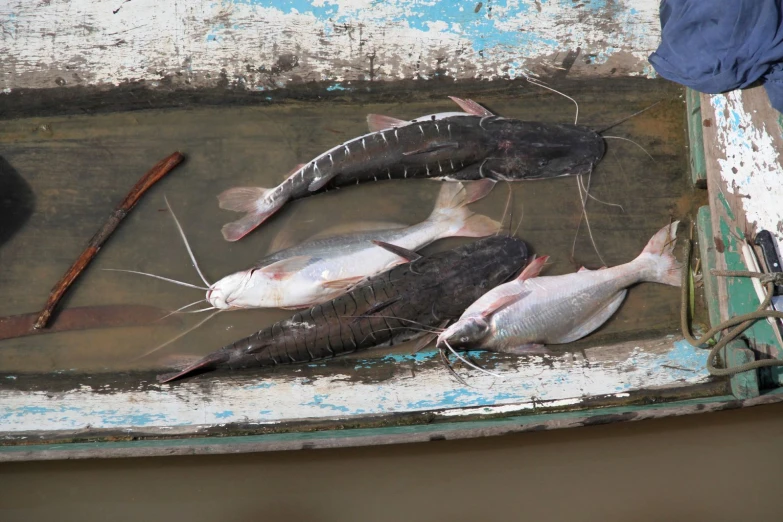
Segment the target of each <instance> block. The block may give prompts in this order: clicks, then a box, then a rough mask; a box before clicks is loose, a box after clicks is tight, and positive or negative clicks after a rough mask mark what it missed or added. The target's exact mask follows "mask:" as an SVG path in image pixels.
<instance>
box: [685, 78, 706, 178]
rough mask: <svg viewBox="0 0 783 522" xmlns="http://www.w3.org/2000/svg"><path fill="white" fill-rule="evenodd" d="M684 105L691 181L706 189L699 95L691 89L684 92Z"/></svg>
mask: <svg viewBox="0 0 783 522" xmlns="http://www.w3.org/2000/svg"><path fill="white" fill-rule="evenodd" d="M685 104H686V110H687V119H688V138H689V140H690V164H691V179H692V180H693V185H694V186H696V187H698V188H704V189H706V188H707V166H706V161H705V158H704V136H703V133H702V125H703V123H702V119H701V99H700V94H699V93H698V92H696V91H694V90H693V89H686V90H685Z"/></svg>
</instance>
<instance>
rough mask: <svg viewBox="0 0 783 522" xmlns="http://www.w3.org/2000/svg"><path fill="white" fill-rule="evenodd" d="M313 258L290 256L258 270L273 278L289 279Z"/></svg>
mask: <svg viewBox="0 0 783 522" xmlns="http://www.w3.org/2000/svg"><path fill="white" fill-rule="evenodd" d="M312 259H313V258H312V256H295V257H289V258H288V259H282V260H280V261H277V262H276V263H272V264H271V265H267V266H265V267H262V268H259V269H258V270H259V271H261V272H264V273H265V274H267V275H268V276H270V277H272V279H278V280H280V279H288V278H289V277H291V276H292V275H294V274H295V273H296V272H298V271H300V270H301V269H303V268H304V267H306V266H307V265H308V264H309V263H310V261H312Z"/></svg>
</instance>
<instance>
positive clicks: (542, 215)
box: [0, 80, 703, 372]
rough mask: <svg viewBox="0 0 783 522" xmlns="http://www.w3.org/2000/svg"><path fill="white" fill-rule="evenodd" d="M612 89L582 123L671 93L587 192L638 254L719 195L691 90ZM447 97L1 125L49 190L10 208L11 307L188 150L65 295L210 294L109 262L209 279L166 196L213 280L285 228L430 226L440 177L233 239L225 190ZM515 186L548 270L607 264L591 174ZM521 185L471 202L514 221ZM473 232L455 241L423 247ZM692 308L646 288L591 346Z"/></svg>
mask: <svg viewBox="0 0 783 522" xmlns="http://www.w3.org/2000/svg"><path fill="white" fill-rule="evenodd" d="M605 85H606V89H605V90H604V92H603V93H602V92H601V90H600V89H598V90H596V89H595V88H594V83H593V88H591V89H590V91H589V92H587V91H586V92H585V93H580V92H578V91H577V92H573V91H571V92H569V94H570V95H571V96H573V97H574V98H576V99H577V100H579V101H580V123H583V124H586V125H591V126H594V127H596V128H598V127H601V126H604V125H606V124H608V123H611V122H613V121H616V120H619V119H621V118H623V117H624V116H628V115H629V114H632V113H633V112H636V111H637V110H639V109H642V108H644V107H646V106H648V105H650V104H651V103H654V102H656V101H659V100H663V102H662V103H660V104H659V105H657V106H655V107H654V108H652V109H650V110H649V111H648V112H645V113H644V114H641V115H639V116H636V117H634V118H633V119H631V120H629V121H628V122H626V123H623V124H621V125H619V126H617V127H615V128H613V129H611V131H608V132H607V133H606V134H608V135H613V136H620V137H624V138H628V139H632V140H634V141H636V142H637V143H639V144H640V145H641V146H642V147H644V149H646V150H647V151H648V152H649V153H650V155H651V156H652V158H650V157H648V155H647V153H646V152H644V151H642V150H641V149H640V148H639V147H637V146H636V145H634V144H631V143H628V142H626V141H622V140H616V139H612V138H609V139H608V140H607V143H608V150H607V154H606V156H605V158H604V160H603V161H602V162H601V163H600V164H599V165H598V167H597V168H596V170H595V172H594V173H593V175H592V178H591V194H592V195H593V196H594V197H595V198H597V199H599V200H601V201H604V202H610V203H612V205H611V206H609V205H605V204H602V203H600V202H598V201H595V200H589V202H588V204H587V210H588V215H589V217H590V224H591V229H592V235H593V238H594V240H595V244H596V245H597V247H598V250H599V252H600V254H601V257H602V258H603V260H604V261H605V262H606V264H608V265H610V266H611V265H616V264H620V263H624V262H627V261H630V260H631V259H633V258H634V257H635V256H636V255H637V254H638V253H639V252H640V251H641V249H642V248H643V246H644V244H645V243H646V242H647V240H648V239H649V237H650V236H651V235H652V234H653V233H654V232H655V231H656V230H657V229H659V228H660V227H662V226H663V225H665V224H667V223H668V222H669V221H670V220H672V219H685V220H689V219H690V218H691V217H692V216H693V215H694V213H695V210H696V209H697V208H698V206H699V204H700V201H701V200H700V198H702V197H703V194H702V193H700V192H699V191H694V190H692V189H691V188H690V181H689V178H690V175H689V171H688V165H687V160H686V149H685V147H686V141H685V133H684V113H683V111H684V101H683V99H682V96H681V95H682V93H681V91H680V90H679V89H677V88H676V87H674V86H671V85H670V84H667V83H662V82H657V81H651V82H645V83H640V84H638V85H640V86H642V87H644V88H643V89H642V90H639V89H638V88H637V89H634V90H623V91H621V92H614V91H612V81H611V80H606V81H605ZM472 97H473V98H474V99H476V100H477V101H479V102H481V103H483V104H485V105H486V106H487V107H489V108H491V109H492V110H493V111H495V112H496V113H498V114H501V115H504V116H508V117H514V118H520V119H531V120H543V121H553V122H572V121H573V117H574V106H573V104H572V103H571V102H569V101H568V100H565V99H563V98H560V97H558V96H556V95H552V94H551V93H548V92H546V91H542V92H540V93H537V92H531V91H529V92H527V93H526V95H525V96H524V97H519V96H514V95H512V94H511V93H505V94H504V93H498V92H497V91H495V92H493V93H485V94H482V93H481V92H476V93H473V96H472ZM444 110H455V107H454V106H453V105H452V104H451V102H449V100H447V99H442V100H441V99H437V100H430V101H426V102H425V101H416V102H413V103H401V102H395V103H386V104H383V103H374V104H349V103H343V102H330V103H324V102H320V103H319V102H312V103H305V102H288V103H282V104H275V105H269V106H263V107H261V106H256V107H228V108H227V107H220V108H215V107H210V108H196V109H175V110H150V111H136V112H128V113H112V114H105V115H96V116H89V115H85V116H70V117H52V118H29V119H20V120H14V121H7V122H3V123H4V124H3V126H2V128H0V147H2V148H1V149H0V156H2V159H3V161H4V163H3V164H2V165H0V166H3V167H4V171H5V172H9V173H10V172H13V173H16V174H17V175H18V177H19V178H21V179H22V180H24V181H26V182H27V184H29V186H30V189H31V191H32V194H34V196H35V201H34V210H33V211H32V213H31V215H30V216H29V219H28V220H27V221H26V222H24V223H23V224H21V225H20V223H19V221H20V220H19V219H16V220H13V225H14V226H15V227H18V226H21V228H18V230H9V229H8V228H9V227H10V226H11V224H12V221H11V220H4V221H3V222H0V229H2V227H5V229H3V230H0V232H3V233H0V238H4V239H5V238H7V239H6V241H5V243H3V244H1V245H0V288H2V290H3V295H4V299H2V300H0V316H6V315H14V314H21V313H27V312H34V311H36V310H38V309H40V308H41V306H42V305H43V303H44V302H45V300H46V297H47V295H48V292H49V290H50V289H51V286H52V285H53V284H54V282H55V281H57V279H59V277H60V276H61V274H62V273H63V272H64V271H65V269H67V267H68V266H69V265H70V264H71V262H72V261H73V260H74V259H75V258H76V257H77V256H78V254H79V253H80V252H81V250H82V248H83V247H84V245H85V244H86V242H87V240H88V239H89V238H90V237H91V236H92V234H93V233H94V232H95V230H97V229H98V227H99V226H100V225H101V224H102V222H103V220H104V219H105V217H106V216H107V215H108V214H109V213H110V212H111V210H112V209H113V207H114V205H116V203H117V202H119V201H120V200H121V199H122V198H123V197H124V195H125V194H126V192H127V191H128V190H129V189H130V187H131V186H132V185H133V184H134V183H135V182H136V180H137V179H138V178H139V177H140V176H141V175H142V174H143V173H144V172H145V171H146V170H147V169H148V168H149V167H150V166H151V165H152V164H154V163H155V162H156V161H158V160H159V159H161V158H163V157H165V156H166V155H168V154H170V153H171V152H173V151H174V150H180V151H182V152H183V153H184V154H185V155H186V156H187V160H186V163H184V164H183V165H181V166H180V167H178V168H177V169H176V170H175V171H173V172H172V173H171V174H170V175H169V176H168V177H167V178H166V179H164V180H163V181H162V182H160V183H159V184H158V185H157V186H156V187H154V188H153V189H152V190H151V191H150V192H149V193H148V194H147V195H146V196H145V197H144V198H143V199H142V200H141V202H140V203H139V204H138V206H137V207H136V208H135V209H134V210H133V212H131V214H130V215H129V216H128V218H127V219H126V220H125V221H124V222H123V224H122V225H121V226H120V227H119V229H118V230H117V231H116V232H115V234H114V235H113V236H112V238H111V239H110V240H109V241H108V242H107V244H106V245H105V247H104V248H103V250H102V251H101V252H100V254H99V255H98V257H97V258H96V260H95V261H94V262H93V264H92V265H91V266H90V267H89V269H88V270H87V271H86V272H85V273H84V274H83V276H82V277H81V278H80V280H79V281H78V282H77V284H76V285H75V286H74V287H73V288H72V290H71V292H70V293H69V295H68V297H67V298H66V300H64V301H63V305H64V306H68V307H73V306H87V305H98V304H149V305H154V306H158V307H161V308H165V309H176V308H178V307H180V306H182V305H184V304H187V303H190V302H192V301H195V300H197V299H199V298H203V297H204V292H201V291H198V290H193V289H188V288H183V287H178V286H175V285H172V284H169V283H165V282H162V281H156V280H153V279H148V278H144V277H141V276H136V275H130V274H121V273H116V272H107V271H103V270H101V269H102V268H125V269H132V270H141V271H147V272H152V273H155V274H160V275H164V276H167V277H172V278H175V279H180V280H183V281H188V282H191V283H194V284H200V281H199V279H198V276H197V275H196V273H195V271H194V269H193V268H192V266H191V265H190V263H189V261H188V257H187V253H186V251H185V249H184V247H183V245H182V242H181V241H180V239H179V237H178V234H177V231H176V228H175V226H174V223H173V221H172V219H171V215H170V214H169V212H168V211H166V209H165V203H164V200H163V196H164V194H165V195H167V196H168V198H169V201H170V202H171V205H172V206H173V208H174V210H175V212H176V213H177V215H178V217H179V218H180V220H181V222H182V224H183V226H184V227H185V231H186V233H187V235H188V237H189V239H190V241H191V245H192V246H193V249H194V251H195V254H196V256H197V258H198V260H199V263H200V265H201V267H202V269H203V270H204V272H205V274H206V276H207V278H208V279H209V280H210V282H213V281H215V280H216V279H219V278H220V277H223V276H224V275H227V274H228V273H230V272H233V271H236V270H241V269H244V268H247V267H248V266H250V265H252V264H253V263H254V262H255V261H256V260H257V259H258V258H260V257H261V256H263V255H264V254H266V253H267V250H268V247H269V245H270V243H271V242H272V241H273V240H274V239H275V237H276V236H277V235H278V234H281V233H285V234H287V235H290V237H291V239H292V240H293V241H300V240H303V239H305V238H307V237H308V236H310V235H312V234H314V233H316V232H318V231H319V230H322V229H324V228H327V227H331V226H334V225H336V224H341V223H361V222H362V221H366V220H370V221H393V222H399V223H403V224H413V223H416V222H419V221H421V220H423V219H425V218H426V217H427V215H428V214H429V213H430V211H431V209H432V205H433V203H434V199H435V196H436V194H437V192H438V189H439V184H438V183H435V182H432V181H428V180H400V181H383V182H378V183H372V184H365V185H361V186H358V187H350V188H346V189H345V190H340V191H334V192H330V193H328V194H323V195H318V196H316V197H311V198H307V199H304V200H299V201H296V202H293V203H289V204H288V205H286V207H285V208H284V209H283V210H282V211H281V212H279V213H278V214H277V215H276V216H275V217H273V218H272V219H271V220H270V221H269V222H267V223H266V224H264V225H262V226H261V227H260V228H259V229H257V230H256V231H255V232H253V233H251V234H250V235H249V236H247V237H246V238H245V239H243V240H242V241H239V242H238V243H227V242H225V241H224V240H223V239H222V237H221V235H220V227H221V226H222V224H224V223H225V222H228V221H231V220H233V219H235V218H237V217H238V214H234V213H231V212H226V211H223V210H220V209H219V208H218V207H217V201H216V199H215V196H216V195H217V194H218V193H220V192H221V191H223V190H225V189H226V188H230V187H232V186H240V185H249V186H254V185H256V186H267V187H268V186H273V185H275V184H277V183H278V182H279V181H281V180H282V179H283V178H284V177H285V173H286V172H288V171H289V170H290V169H291V168H292V167H293V166H294V165H295V164H297V163H301V162H304V161H307V160H308V159H310V158H312V157H314V156H316V155H317V154H319V153H320V152H322V151H323V150H325V149H327V148H329V147H331V146H333V145H335V144H337V143H340V142H342V141H345V140H347V139H350V138H352V137H354V136H356V135H359V134H362V133H365V132H366V123H365V116H366V114H367V113H381V114H389V115H392V116H395V117H400V118H413V117H416V116H419V115H422V114H429V113H433V112H438V111H444ZM512 188H513V205H512V206H513V221H514V225H513V226H514V228H516V227H517V224H518V230H517V235H518V236H519V237H521V238H523V239H525V240H526V241H527V242H528V243H529V244H530V245H531V247H532V248H533V250H534V251H536V252H538V253H539V254H547V255H550V256H551V263H552V264H551V266H550V267H549V268H548V272H547V273H548V274H558V273H566V272H570V271H573V270H575V269H576V268H578V266H580V265H582V264H584V265H586V266H588V267H593V268H595V267H599V266H601V265H602V264H603V262H602V261H601V259H600V258H599V256H598V255H597V254H596V252H595V250H594V248H593V246H592V245H591V241H590V238H589V235H588V233H587V231H586V228H585V226H584V223H582V224H581V227H580V216H581V214H582V207H581V204H580V199H579V193H578V190H577V182H576V179H575V178H561V179H554V180H547V181H534V182H520V183H516V184H513V186H512ZM508 189H509V186H507V185H505V184H499V185H498V186H497V187H496V188H495V189H494V191H493V192H492V194H490V196H489V197H487V198H486V199H485V200H483V201H480V202H478V203H476V204H475V205H473V208H474V210H476V211H477V212H483V213H486V214H488V215H490V216H492V217H493V218H495V219H500V218H501V217H502V214H503V209H504V207H505V205H506V198H507V195H508ZM620 207H622V208H620ZM22 221H23V220H22ZM577 229H578V233H577ZM8 236H10V237H8ZM575 236H576V241H575ZM462 241H465V240H462V239H449V240H443V241H440V242H438V243H436V244H434V245H432V246H430V247H428V249H427V250H425V252H427V251H433V250H439V249H445V248H450V247H453V246H455V245H457V244H459V243H460V242H462ZM572 249H573V255H572ZM678 313H679V293H678V291H677V290H676V289H673V288H669V287H663V286H660V285H654V284H642V285H639V286H638V287H636V288H634V289H633V290H632V291H631V292H630V293H629V295H628V298H627V299H626V302H625V303H624V304H623V306H622V307H621V309H620V311H619V312H618V313H617V314H616V315H615V316H614V317H613V318H612V319H611V320H610V321H609V322H608V323H607V324H606V325H605V326H604V327H602V328H601V329H600V330H599V331H598V332H596V333H595V334H593V335H592V336H590V337H589V338H588V339H587V340H586V341H585V342H586V343H587V344H596V343H601V342H605V341H607V340H608V339H611V338H618V337H626V338H627V337H629V336H630V337H649V336H650V335H653V334H658V333H661V332H670V331H675V330H676V324H677V320H678ZM290 315H291V312H287V311H282V310H253V311H241V312H230V313H223V314H219V315H218V316H217V317H215V318H214V319H212V320H211V321H210V322H208V323H207V324H206V325H205V326H203V327H202V328H200V329H199V330H198V331H197V332H194V333H192V334H190V335H188V336H186V337H184V338H182V339H181V340H179V341H177V342H176V343H174V344H172V345H170V346H168V347H166V348H164V349H163V350H160V351H159V352H158V353H156V354H154V355H153V356H150V357H146V358H143V359H140V360H135V358H136V357H138V356H139V355H141V354H142V353H144V352H146V351H147V350H149V349H150V348H152V347H155V346H157V345H158V344H160V343H162V342H164V341H166V340H168V339H170V338H171V337H173V336H175V335H176V334H177V333H179V332H181V331H183V330H184V329H185V328H187V327H188V326H189V325H192V324H194V323H195V322H197V321H198V320H199V319H200V318H203V317H204V315H203V314H191V315H183V316H182V321H181V323H180V324H175V325H173V326H163V325H150V326H146V327H135V328H120V329H107V330H93V331H85V332H71V333H60V334H53V335H46V336H35V337H27V338H20V339H11V340H5V341H0V367H2V369H3V371H12V372H15V371H31V372H48V371H53V370H69V369H78V370H83V371H114V370H127V369H133V368H150V367H160V366H162V365H163V364H165V362H166V360H167V357H169V356H171V355H178V354H204V353H207V352H210V351H212V350H214V349H216V348H218V347H220V346H222V345H224V344H226V343H229V342H232V341H234V340H236V339H238V338H241V337H244V336H246V335H249V334H251V333H253V332H255V331H256V330H258V329H260V328H263V327H265V326H268V325H269V324H271V323H272V322H274V321H277V320H279V319H283V318H286V317H288V316H290ZM582 344H585V343H582ZM399 349H401V350H405V349H408V348H406V347H402V348H398V350H399ZM363 356H364V355H363Z"/></svg>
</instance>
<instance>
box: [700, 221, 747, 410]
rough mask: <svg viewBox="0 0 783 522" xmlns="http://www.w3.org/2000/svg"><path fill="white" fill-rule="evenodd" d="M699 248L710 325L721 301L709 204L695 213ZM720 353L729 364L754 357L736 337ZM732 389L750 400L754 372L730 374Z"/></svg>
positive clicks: (716, 321)
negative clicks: (713, 270)
mask: <svg viewBox="0 0 783 522" xmlns="http://www.w3.org/2000/svg"><path fill="white" fill-rule="evenodd" d="M697 223H698V225H697V226H698V238H699V251H700V254H701V266H702V275H703V277H702V281H703V282H704V298H705V300H706V301H707V310H708V312H709V316H710V326H713V327H714V326H717V325H718V324H720V323H721V315H720V314H721V303H720V296H719V292H718V277H717V276H716V275H714V274H713V273H712V271H711V270H712V269H713V268H715V266H716V264H717V257H718V253H717V252H716V249H715V240H714V237H715V236H714V235H713V231H712V216H711V215H710V208H709V207H708V206H704V207H701V208H700V209H699V213H698V216H697ZM721 356H722V357H723V360H724V361H726V362H727V364H728V365H729V366H739V365H741V364H745V363H746V362H750V361H752V360H754V358H755V357H754V354H753V352H751V351H750V350H748V348H747V345H746V344H745V342H744V341H742V340H739V339H735V340H734V341H732V342H730V343H729V344H728V345H727V346H726V348H725V349H724V350H723V352H722V354H721ZM730 381H731V392H732V394H733V395H734V396H735V397H736V398H737V399H749V398H751V397H756V396H757V395H758V394H759V379H758V374H757V372H755V371H748V372H742V373H738V374H736V375H733V376H731V378H730Z"/></svg>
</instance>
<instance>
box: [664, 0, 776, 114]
mask: <svg viewBox="0 0 783 522" xmlns="http://www.w3.org/2000/svg"><path fill="white" fill-rule="evenodd" d="M782 3H783V0H663V1H662V2H661V7H660V15H661V45H660V46H659V47H658V50H657V51H656V52H654V53H653V54H651V55H650V63H651V64H652V65H653V67H654V68H655V70H656V71H657V72H658V74H660V75H661V76H663V77H664V78H667V79H669V80H672V81H675V82H678V83H681V84H683V85H687V86H688V87H691V88H692V89H695V90H697V91H701V92H706V93H712V94H714V93H719V92H725V91H730V90H732V89H737V88H742V87H748V86H749V85H751V84H752V83H754V82H755V81H757V80H762V81H763V82H764V86H765V87H766V89H767V95H768V96H769V99H770V102H772V106H773V107H775V108H776V109H777V110H778V111H781V112H783V19H782V18H781V16H783V7H782V6H781V4H782Z"/></svg>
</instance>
